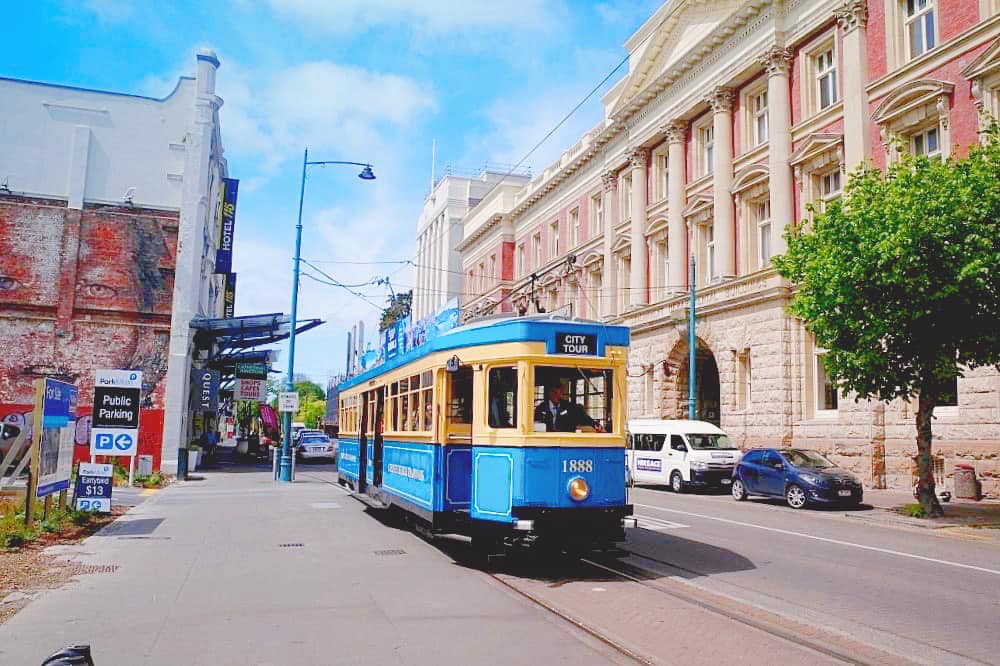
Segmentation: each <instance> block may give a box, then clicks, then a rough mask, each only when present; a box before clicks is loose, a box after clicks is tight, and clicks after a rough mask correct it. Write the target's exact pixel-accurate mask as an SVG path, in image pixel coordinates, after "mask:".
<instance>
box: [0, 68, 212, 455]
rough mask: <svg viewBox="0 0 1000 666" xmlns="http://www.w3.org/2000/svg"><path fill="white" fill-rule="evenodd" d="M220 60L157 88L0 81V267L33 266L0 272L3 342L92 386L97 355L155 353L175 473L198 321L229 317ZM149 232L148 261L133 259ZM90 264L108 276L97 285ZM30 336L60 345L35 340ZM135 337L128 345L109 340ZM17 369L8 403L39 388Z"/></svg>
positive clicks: (5, 379)
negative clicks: (222, 249) (218, 220)
mask: <svg viewBox="0 0 1000 666" xmlns="http://www.w3.org/2000/svg"><path fill="white" fill-rule="evenodd" d="M218 67H219V60H218V58H217V57H216V55H215V53H214V52H212V51H210V50H202V51H200V52H199V53H198V55H197V69H196V73H195V76H193V77H191V76H184V77H181V78H180V79H179V80H178V82H177V86H176V87H175V88H174V90H173V91H172V92H171V93H170V94H169V95H167V96H166V97H164V98H163V99H155V98H151V97H144V96H140V95H130V94H120V93H112V92H106V91H99V90H89V89H83V88H76V87H71V86H62V85H50V84H45V83H38V82H34V81H22V80H15V79H3V78H0V146H2V149H0V206H4V207H5V208H4V211H6V212H5V213H4V215H6V216H7V217H4V216H3V215H0V218H2V222H3V225H5V226H3V233H2V234H0V235H5V236H6V238H0V246H2V247H0V277H3V275H4V273H5V271H6V272H11V271H12V270H15V269H18V267H19V266H27V268H21V269H18V270H21V272H22V274H21V277H20V278H19V277H18V276H17V275H14V276H7V277H5V278H4V279H3V280H2V281H0V282H2V284H3V289H0V347H3V348H5V349H6V345H7V344H8V342H11V341H12V342H11V344H13V345H15V354H18V355H19V357H20V358H21V364H22V365H28V363H26V362H25V360H24V359H25V358H27V357H29V356H30V355H32V354H34V355H35V356H37V357H38V359H39V360H38V361H36V364H37V365H38V367H41V368H57V369H60V368H61V369H63V370H64V373H63V374H66V375H67V376H71V377H73V378H76V380H77V381H78V382H79V383H80V385H81V387H87V390H89V385H90V384H91V383H92V381H93V375H92V371H93V369H94V368H95V367H96V368H99V367H108V366H107V365H106V364H109V363H116V364H128V363H139V361H138V360H137V359H148V358H151V357H155V361H151V362H150V363H151V365H152V366H155V367H154V368H150V369H144V370H145V371H146V372H147V373H148V372H155V374H157V375H158V376H157V378H156V384H155V385H154V386H155V389H150V390H149V395H148V397H149V398H150V399H151V400H153V401H154V402H155V403H156V405H155V407H156V408H157V409H163V410H164V412H165V413H164V426H163V436H162V465H163V469H165V470H167V471H173V469H174V467H175V466H176V460H177V450H178V447H181V446H185V445H186V444H187V441H186V439H187V438H186V433H187V432H188V424H187V422H186V421H187V417H188V410H187V405H188V393H189V384H190V381H189V375H190V368H191V355H192V350H193V340H192V337H193V336H192V331H191V329H190V322H191V320H192V318H195V317H220V316H222V308H223V292H224V279H225V276H224V275H216V274H215V258H216V251H217V249H218V245H219V237H218V236H219V231H218V229H217V228H216V225H215V224H214V223H210V222H213V221H214V219H215V210H216V205H217V202H218V200H219V191H220V185H221V182H222V178H224V177H226V176H227V166H226V161H225V159H224V158H223V151H222V141H221V134H220V126H219V108H220V107H221V106H222V100H221V99H220V98H219V97H218V96H217V95H216V94H215V77H216V70H217V69H218ZM34 220H38V221H39V222H38V224H34V222H33V221H34ZM32 226H34V227H35V228H34V229H32V228H31V227H32ZM109 237H110V240H109ZM102 243H103V245H102ZM150 244H153V245H155V247H154V248H153V250H151V251H152V252H154V254H155V257H154V259H153V260H151V261H149V262H145V263H148V264H149V265H148V266H146V265H144V266H142V267H141V268H136V266H137V265H139V264H143V263H144V259H143V256H147V255H143V254H142V253H143V252H144V251H145V250H146V249H148V248H149V247H150ZM116 251H117V252H119V253H120V256H111V255H113V254H115V252H116ZM22 255H23V256H22ZM78 256H79V261H80V262H81V266H80V267H78V266H77V263H78V261H77V258H78ZM33 257H35V258H36V259H34V261H31V260H32V258H33ZM25 258H27V259H28V261H22V260H24V259H25ZM46 262H47V263H46ZM31 263H46V265H47V268H45V269H44V271H43V270H42V269H39V268H37V267H35V266H31V265H29V264H31ZM83 264H89V265H91V267H90V268H89V269H88V267H87V266H86V265H83ZM88 270H90V271H91V275H99V276H100V279H96V278H92V279H90V281H91V282H93V284H91V283H87V279H88V278H87V271H88ZM25 276H27V277H25ZM49 281H51V282H50V284H52V285H57V286H54V287H51V289H50V288H49V285H48V284H46V283H47V282H49ZM20 283H32V284H20ZM21 287H24V289H22V291H25V294H19V293H18V289H19V288H21ZM29 288H30V291H31V295H32V296H34V297H35V298H36V299H38V300H37V302H35V301H30V300H28V299H27V298H26V295H27V294H28V291H29ZM171 289H172V297H171V296H170V291H171ZM47 290H48V291H52V294H51V296H52V298H51V304H50V303H49V302H48V301H46V299H48V297H49V294H48V291H47ZM43 301H44V302H43ZM168 321H169V329H168V328H167V322H168ZM136 330H140V331H142V332H141V333H138V334H137V333H135V332H134V331H136ZM168 330H169V333H168ZM26 336H50V337H51V339H52V340H53V343H52V344H51V345H49V346H48V348H47V351H46V350H43V351H38V350H36V349H35V348H34V347H37V346H38V345H34V346H32V345H31V344H29V343H28V342H26ZM125 340H127V341H128V342H127V343H126V342H123V341H125ZM61 345H62V346H61ZM127 345H132V347H131V348H130V350H128V351H126V352H124V353H122V354H119V356H121V358H118V357H117V356H115V355H114V354H112V353H110V352H109V349H110V350H111V351H114V349H115V348H116V346H117V347H124V346H127ZM43 346H44V345H43ZM63 346H65V349H64V348H63ZM82 346H84V347H86V348H87V350H86V353H80V352H79V351H78V350H79V349H81V347H82ZM19 348H21V349H19ZM21 352H23V353H21ZM36 352H37V353H36ZM5 353H6V352H5ZM77 356H79V357H80V358H77ZM84 357H86V358H84ZM88 364H89V365H88ZM95 364H96V365H95ZM164 364H166V369H165V377H164V376H163V372H164V367H163V366H164ZM7 365H10V367H7ZM15 366H17V364H16V363H15V364H6V365H3V366H2V367H0V375H2V380H0V403H3V402H5V401H6V402H10V403H17V402H22V401H23V386H24V385H27V386H30V381H28V380H29V376H28V374H27V373H25V372H22V371H21V370H20V369H19V367H15ZM119 367H120V366H119ZM133 367H135V366H133ZM46 374H52V373H51V372H46ZM161 378H162V379H165V382H163V381H160V379H161ZM83 398H84V396H83V395H81V403H82V404H84V403H83ZM158 453H159V451H158Z"/></svg>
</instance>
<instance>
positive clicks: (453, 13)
mask: <svg viewBox="0 0 1000 666" xmlns="http://www.w3.org/2000/svg"><path fill="white" fill-rule="evenodd" d="M270 6H271V8H272V10H273V11H274V12H275V13H277V14H279V15H281V16H285V17H288V18H292V19H296V20H300V21H305V22H308V25H309V26H310V28H313V29H318V30H324V31H327V32H335V33H340V34H347V33H352V32H358V31H362V30H367V29H372V28H377V27H401V26H402V27H407V28H409V29H411V30H413V31H414V32H417V33H421V34H431V35H440V34H445V33H454V32H460V31H463V30H466V29H477V30H483V31H495V30H506V29H510V28H516V29H518V30H539V29H543V30H546V29H549V28H550V27H552V26H553V25H554V24H555V23H556V22H557V21H558V19H559V17H560V16H562V15H563V12H562V10H563V5H562V2H561V0H517V6H516V9H514V8H512V7H511V6H510V5H509V4H507V3H503V2H484V1H481V0H479V1H476V0H473V1H471V2H470V1H469V0H416V1H414V0H336V1H335V2H331V1H330V0H270Z"/></svg>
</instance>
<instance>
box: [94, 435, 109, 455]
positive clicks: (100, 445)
mask: <svg viewBox="0 0 1000 666" xmlns="http://www.w3.org/2000/svg"><path fill="white" fill-rule="evenodd" d="M113 445H114V438H113V437H112V436H111V433H109V432H99V433H97V435H96V436H95V437H94V448H95V449H99V450H102V451H110V450H111V448H112V446H113Z"/></svg>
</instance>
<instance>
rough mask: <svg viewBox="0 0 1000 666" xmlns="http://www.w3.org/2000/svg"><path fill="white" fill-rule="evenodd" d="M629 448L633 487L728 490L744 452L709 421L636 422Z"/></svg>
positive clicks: (632, 423)
mask: <svg viewBox="0 0 1000 666" xmlns="http://www.w3.org/2000/svg"><path fill="white" fill-rule="evenodd" d="M626 446H627V447H628V448H627V451H626V465H627V470H626V474H627V479H628V481H629V485H637V484H639V485H641V484H649V485H669V486H670V487H671V489H672V490H674V491H675V492H678V493H679V492H684V490H685V489H686V488H690V487H696V488H712V487H714V488H728V487H729V484H730V483H732V477H733V469H734V468H735V467H736V463H738V462H739V461H740V456H741V453H740V450H739V449H738V448H737V447H736V443H735V442H733V440H732V439H730V438H729V436H728V435H727V434H726V433H724V432H723V431H722V430H720V429H719V428H717V427H716V426H714V425H712V424H711V423H707V422H705V421H680V420H677V421H668V420H663V419H633V420H631V421H629V422H628V437H627V444H626Z"/></svg>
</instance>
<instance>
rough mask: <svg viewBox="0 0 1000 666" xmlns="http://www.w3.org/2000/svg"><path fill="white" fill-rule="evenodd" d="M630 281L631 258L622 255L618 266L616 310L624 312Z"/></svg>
mask: <svg viewBox="0 0 1000 666" xmlns="http://www.w3.org/2000/svg"><path fill="white" fill-rule="evenodd" d="M631 283H632V258H631V257H622V258H621V260H620V263H619V268H618V284H619V285H620V288H619V289H618V311H619V312H625V310H626V309H627V308H628V306H629V297H628V294H629V290H628V286H629V285H630V284H631Z"/></svg>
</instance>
